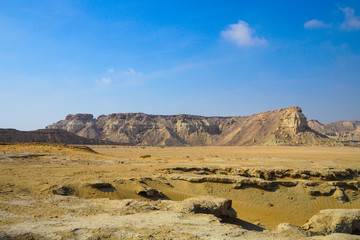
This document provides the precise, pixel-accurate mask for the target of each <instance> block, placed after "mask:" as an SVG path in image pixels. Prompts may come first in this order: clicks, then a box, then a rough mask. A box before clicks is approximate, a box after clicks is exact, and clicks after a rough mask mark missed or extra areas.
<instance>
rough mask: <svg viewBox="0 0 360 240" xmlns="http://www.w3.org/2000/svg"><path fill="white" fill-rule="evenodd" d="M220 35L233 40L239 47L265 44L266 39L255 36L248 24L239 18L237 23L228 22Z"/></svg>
mask: <svg viewBox="0 0 360 240" xmlns="http://www.w3.org/2000/svg"><path fill="white" fill-rule="evenodd" d="M221 35H222V37H223V38H224V39H226V40H228V41H230V42H234V43H236V44H237V45H238V46H240V47H249V46H258V45H266V44H267V41H266V39H264V38H259V37H257V36H256V35H255V31H254V30H253V29H251V28H250V27H249V24H248V23H246V22H244V21H241V20H239V22H238V23H237V24H230V25H229V26H228V28H227V29H226V30H224V31H222V32H221Z"/></svg>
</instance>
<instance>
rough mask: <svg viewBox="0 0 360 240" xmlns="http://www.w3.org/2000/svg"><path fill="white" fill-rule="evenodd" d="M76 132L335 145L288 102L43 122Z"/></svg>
mask: <svg viewBox="0 0 360 240" xmlns="http://www.w3.org/2000/svg"><path fill="white" fill-rule="evenodd" d="M47 129H64V130H67V131H69V132H72V133H75V134H77V135H78V136H81V137H86V138H90V139H101V140H107V141H112V142H117V143H125V144H139V145H152V146H184V145H191V146H210V145H231V146H236V145H253V144H255V145H257V144H266V145H303V144H305V145H336V144H338V143H337V142H336V141H334V140H332V139H329V138H327V137H326V136H324V135H321V134H318V133H317V132H315V131H313V130H311V129H310V128H309V127H308V125H307V121H306V117H305V116H304V114H303V113H302V110H301V108H299V107H291V108H286V109H279V110H274V111H268V112H264V113H259V114H254V115H252V116H247V117H203V116H194V115H184V114H181V115H171V116H170V115H148V114H144V113H118V114H109V115H101V116H99V117H98V118H94V117H93V115H92V114H76V115H68V116H67V117H66V119H65V120H61V121H59V122H57V123H54V124H52V125H49V126H47Z"/></svg>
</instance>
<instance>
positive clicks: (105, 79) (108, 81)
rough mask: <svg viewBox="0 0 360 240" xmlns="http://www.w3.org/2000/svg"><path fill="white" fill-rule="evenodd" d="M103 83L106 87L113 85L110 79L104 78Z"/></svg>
mask: <svg viewBox="0 0 360 240" xmlns="http://www.w3.org/2000/svg"><path fill="white" fill-rule="evenodd" d="M101 82H102V83H103V84H104V85H109V84H110V83H111V78H108V77H103V78H102V79H101Z"/></svg>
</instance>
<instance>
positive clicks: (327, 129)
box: [308, 120, 360, 141]
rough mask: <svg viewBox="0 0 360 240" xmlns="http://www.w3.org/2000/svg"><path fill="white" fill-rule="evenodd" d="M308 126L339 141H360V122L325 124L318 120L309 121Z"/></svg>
mask: <svg viewBox="0 0 360 240" xmlns="http://www.w3.org/2000/svg"><path fill="white" fill-rule="evenodd" d="M308 125H309V127H310V128H311V129H313V130H315V131H317V132H319V133H322V134H324V135H327V136H328V137H330V138H334V139H337V140H339V141H360V121H338V122H331V123H324V124H323V123H320V122H319V121H317V120H309V121H308Z"/></svg>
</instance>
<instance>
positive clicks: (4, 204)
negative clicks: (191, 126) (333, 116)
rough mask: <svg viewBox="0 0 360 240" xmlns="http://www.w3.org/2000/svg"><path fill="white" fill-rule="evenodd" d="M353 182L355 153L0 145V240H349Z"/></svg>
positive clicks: (358, 165)
mask: <svg viewBox="0 0 360 240" xmlns="http://www.w3.org/2000/svg"><path fill="white" fill-rule="evenodd" d="M359 175H360V148H356V147H343V146H339V147H326V146H317V147H314V146H203V147H149V146H146V147H145V146H112V145H93V146H88V147H83V146H76V145H72V146H71V145H62V144H43V143H22V144H15V143H14V144H10V143H8V144H2V145H0V213H1V214H0V239H359V236H358V235H356V234H359V232H360V210H359V209H360V195H359V194H360V182H359V179H360V177H359ZM203 196H205V197H203ZM226 199H228V200H231V201H228V200H226ZM231 204H232V205H231ZM324 209H340V210H326V211H323V212H321V213H319V212H320V210H324ZM341 209H343V210H341ZM344 209H353V210H344ZM314 215H318V216H315V217H313V216H314Z"/></svg>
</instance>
